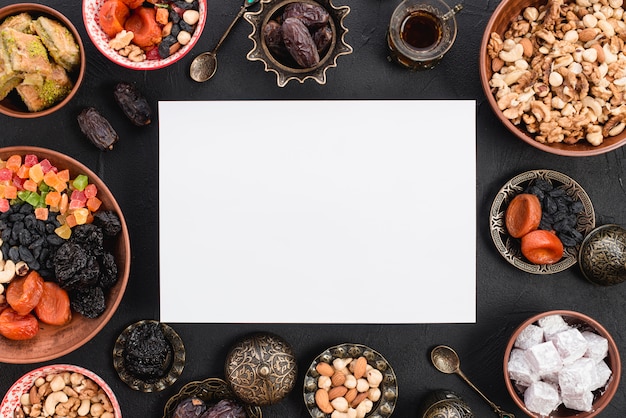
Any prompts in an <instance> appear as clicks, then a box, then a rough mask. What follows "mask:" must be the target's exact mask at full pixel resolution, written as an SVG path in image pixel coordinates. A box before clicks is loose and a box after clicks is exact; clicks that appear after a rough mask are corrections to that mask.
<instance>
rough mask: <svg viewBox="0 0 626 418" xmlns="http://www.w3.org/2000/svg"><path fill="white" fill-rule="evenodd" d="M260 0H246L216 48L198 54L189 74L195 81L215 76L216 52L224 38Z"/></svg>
mask: <svg viewBox="0 0 626 418" xmlns="http://www.w3.org/2000/svg"><path fill="white" fill-rule="evenodd" d="M258 2H259V0H244V2H243V5H242V6H241V8H240V9H239V13H237V16H235V18H234V19H233V21H232V22H231V24H230V26H228V29H226V32H224V34H223V35H222V37H221V38H220V40H219V41H218V42H217V45H215V48H213V50H212V51H209V52H203V53H202V54H200V55H198V56H197V57H195V58H194V59H193V61H192V62H191V66H190V68H189V75H190V76H191V78H192V79H193V80H194V81H197V82H198V83H202V82H203V81H207V80H208V79H210V78H211V77H213V75H214V74H215V71H216V70H217V55H216V54H217V50H218V48H219V47H220V46H221V45H222V43H223V42H224V40H225V39H226V37H227V36H228V34H229V33H230V31H231V30H232V28H233V27H235V23H237V21H238V20H239V19H240V18H241V16H243V14H244V13H245V12H246V10H247V9H248V7H250V6H252V5H253V4H256V3H258Z"/></svg>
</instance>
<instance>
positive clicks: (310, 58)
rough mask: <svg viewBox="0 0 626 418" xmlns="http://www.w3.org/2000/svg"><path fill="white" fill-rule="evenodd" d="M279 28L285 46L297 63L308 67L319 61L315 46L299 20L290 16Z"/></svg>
mask: <svg viewBox="0 0 626 418" xmlns="http://www.w3.org/2000/svg"><path fill="white" fill-rule="evenodd" d="M281 30H282V33H283V41H284V42H285V47H286V48H287V51H289V54H291V56H292V57H293V59H294V60H295V61H296V62H297V63H298V65H300V66H301V67H303V68H310V67H314V66H316V65H317V64H318V63H319V62H320V56H319V53H318V52H317V46H316V45H315V42H314V41H313V38H312V37H311V34H310V33H309V30H308V29H307V27H306V26H305V25H304V23H302V21H301V20H299V19H296V18H292V17H290V18H288V19H286V20H285V21H284V22H283V24H282V26H281Z"/></svg>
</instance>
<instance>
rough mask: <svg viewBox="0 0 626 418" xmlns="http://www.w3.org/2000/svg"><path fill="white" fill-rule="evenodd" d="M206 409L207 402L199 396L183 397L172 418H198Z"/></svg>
mask: <svg viewBox="0 0 626 418" xmlns="http://www.w3.org/2000/svg"><path fill="white" fill-rule="evenodd" d="M204 411H206V403H205V402H204V401H203V400H202V399H200V398H197V397H191V398H186V399H183V400H182V401H181V402H180V403H179V404H178V406H177V407H176V409H175V410H174V414H173V415H172V418H197V417H199V416H201V415H202V414H203V413H204Z"/></svg>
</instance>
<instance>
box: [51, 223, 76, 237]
mask: <svg viewBox="0 0 626 418" xmlns="http://www.w3.org/2000/svg"><path fill="white" fill-rule="evenodd" d="M54 233H55V234H57V235H58V236H60V237H61V238H63V239H69V238H70V236H71V235H72V228H70V227H69V226H67V224H63V225H61V226H60V227H58V228H56V229H55V230H54Z"/></svg>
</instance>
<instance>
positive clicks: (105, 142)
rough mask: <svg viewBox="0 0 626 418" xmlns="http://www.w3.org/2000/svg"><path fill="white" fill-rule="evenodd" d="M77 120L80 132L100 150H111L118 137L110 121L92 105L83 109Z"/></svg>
mask: <svg viewBox="0 0 626 418" xmlns="http://www.w3.org/2000/svg"><path fill="white" fill-rule="evenodd" d="M77 120H78V125H79V127H80V130H81V132H82V133H83V134H84V135H85V136H86V137H87V138H88V139H89V140H90V141H91V143H92V144H94V145H95V146H96V147H97V148H98V149H100V150H102V151H107V150H112V149H113V145H114V144H115V143H116V142H117V141H118V140H119V139H120V137H119V135H118V134H117V132H116V131H115V129H113V126H111V123H110V122H109V121H108V120H107V119H106V118H105V117H104V116H102V114H101V113H100V112H98V111H97V110H96V109H95V108H93V107H88V108H85V109H83V110H82V111H81V112H80V113H79V114H78V117H77Z"/></svg>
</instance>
